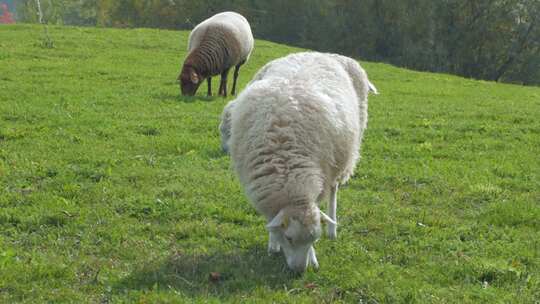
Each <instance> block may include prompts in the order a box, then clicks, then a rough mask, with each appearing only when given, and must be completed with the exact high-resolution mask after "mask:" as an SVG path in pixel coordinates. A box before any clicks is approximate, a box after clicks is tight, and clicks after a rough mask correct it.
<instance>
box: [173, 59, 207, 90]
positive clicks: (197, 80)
mask: <svg viewBox="0 0 540 304" xmlns="http://www.w3.org/2000/svg"><path fill="white" fill-rule="evenodd" d="M178 81H180V90H181V91H182V95H187V96H193V95H195V93H196V92H197V89H198V88H199V86H200V85H201V83H202V81H203V78H202V76H201V75H200V74H199V73H198V72H197V70H195V69H194V68H193V67H192V66H189V65H184V67H183V68H182V72H181V73H180V75H178Z"/></svg>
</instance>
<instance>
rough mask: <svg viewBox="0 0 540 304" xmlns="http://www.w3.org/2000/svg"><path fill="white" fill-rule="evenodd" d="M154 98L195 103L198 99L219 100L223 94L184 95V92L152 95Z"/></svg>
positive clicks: (204, 100) (206, 100) (203, 100)
mask: <svg viewBox="0 0 540 304" xmlns="http://www.w3.org/2000/svg"><path fill="white" fill-rule="evenodd" d="M152 98H153V99H155V100H159V101H178V102H185V103H193V102H196V101H202V102H211V101H216V100H219V99H221V98H223V97H221V96H219V97H218V96H210V97H209V96H183V95H182V94H180V93H178V94H166V93H162V94H157V95H154V96H152Z"/></svg>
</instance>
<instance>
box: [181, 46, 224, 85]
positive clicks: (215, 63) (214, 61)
mask: <svg viewBox="0 0 540 304" xmlns="http://www.w3.org/2000/svg"><path fill="white" fill-rule="evenodd" d="M220 57H221V56H219V55H218V54H217V51H216V50H215V49H214V48H211V47H209V46H206V45H205V44H202V45H200V46H199V47H197V48H195V49H193V50H192V51H191V53H190V54H189V56H188V58H187V59H186V62H187V63H189V64H190V65H191V66H192V67H193V68H194V69H195V70H197V73H199V75H200V76H202V77H203V78H207V77H210V76H214V75H218V74H220V73H221V67H222V65H223V62H221V61H222V60H220Z"/></svg>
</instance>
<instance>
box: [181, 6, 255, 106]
mask: <svg viewBox="0 0 540 304" xmlns="http://www.w3.org/2000/svg"><path fill="white" fill-rule="evenodd" d="M253 41H254V39H253V34H252V33H251V28H250V26H249V23H248V21H247V20H246V18H244V17H243V16H242V15H240V14H238V13H235V12H224V13H219V14H216V15H214V16H212V17H210V18H208V19H206V20H204V21H203V22H201V23H200V24H198V25H197V26H196V27H195V28H194V29H193V30H192V31H191V33H190V34H189V43H188V52H189V54H188V56H187V57H186V60H185V61H184V65H183V67H182V71H181V72H180V75H179V76H178V80H179V81H180V87H181V90H182V94H183V95H195V93H196V92H197V89H198V88H199V86H200V84H201V83H202V82H203V81H204V79H207V82H208V96H211V95H212V76H214V75H218V74H221V83H220V86H219V92H218V94H219V95H222V96H227V76H228V74H229V69H230V68H231V67H233V66H234V81H233V88H232V94H233V95H234V94H236V80H237V78H238V71H239V70H240V67H241V66H242V65H243V64H244V63H245V62H246V61H247V60H248V59H249V56H250V54H251V51H252V50H253Z"/></svg>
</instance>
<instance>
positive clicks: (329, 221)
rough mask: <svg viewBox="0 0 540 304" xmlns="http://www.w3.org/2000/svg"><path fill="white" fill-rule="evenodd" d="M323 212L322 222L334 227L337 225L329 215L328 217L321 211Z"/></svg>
mask: <svg viewBox="0 0 540 304" xmlns="http://www.w3.org/2000/svg"><path fill="white" fill-rule="evenodd" d="M319 211H320V212H321V220H323V221H325V222H327V223H329V224H333V225H336V221H334V220H333V219H331V218H330V217H329V216H328V215H326V213H324V212H322V211H321V210H319Z"/></svg>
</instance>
